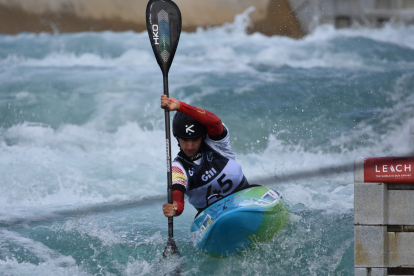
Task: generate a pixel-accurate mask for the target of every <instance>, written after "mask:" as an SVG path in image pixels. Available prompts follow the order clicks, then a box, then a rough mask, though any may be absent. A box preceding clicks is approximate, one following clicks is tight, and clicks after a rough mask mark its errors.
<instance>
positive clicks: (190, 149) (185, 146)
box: [178, 137, 202, 158]
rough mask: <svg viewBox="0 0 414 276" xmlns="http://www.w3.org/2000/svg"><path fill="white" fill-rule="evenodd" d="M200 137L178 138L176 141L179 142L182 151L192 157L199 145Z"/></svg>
mask: <svg viewBox="0 0 414 276" xmlns="http://www.w3.org/2000/svg"><path fill="white" fill-rule="evenodd" d="M201 141H202V138H201V137H199V138H197V139H182V138H178V143H180V148H181V149H182V150H183V151H184V153H185V155H187V157H189V158H191V157H194V156H195V155H196V154H197V152H198V149H199V148H200V146H201Z"/></svg>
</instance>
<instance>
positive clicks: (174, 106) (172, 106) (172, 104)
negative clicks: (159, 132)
mask: <svg viewBox="0 0 414 276" xmlns="http://www.w3.org/2000/svg"><path fill="white" fill-rule="evenodd" d="M161 108H167V109H168V110H169V111H174V110H178V109H180V101H179V100H177V99H174V98H173V97H169V98H168V97H167V95H162V96H161Z"/></svg>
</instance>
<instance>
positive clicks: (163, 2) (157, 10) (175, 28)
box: [146, 0, 181, 247]
mask: <svg viewBox="0 0 414 276" xmlns="http://www.w3.org/2000/svg"><path fill="white" fill-rule="evenodd" d="M146 20H147V30H148V35H149V38H150V42H151V46H152V50H153V51H154V55H155V58H156V59H157V62H158V65H159V66H160V68H161V71H162V74H163V83H164V94H165V95H167V97H169V91H168V72H169V70H170V67H171V64H172V61H173V58H174V55H175V51H176V50H177V46H178V41H179V39H180V34H181V12H180V9H179V8H178V6H177V5H176V4H175V3H174V2H173V1H171V0H150V1H149V2H148V5H147V10H146ZM164 114H165V139H166V153H167V183H168V188H167V191H168V203H170V204H172V203H173V199H172V168H171V134H170V133H171V130H170V112H169V111H168V109H165V111H164ZM168 236H169V240H171V241H172V242H173V240H172V237H173V218H172V217H169V218H168ZM167 247H168V245H167Z"/></svg>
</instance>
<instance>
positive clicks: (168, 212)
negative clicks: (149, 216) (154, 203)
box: [162, 201, 178, 217]
mask: <svg viewBox="0 0 414 276" xmlns="http://www.w3.org/2000/svg"><path fill="white" fill-rule="evenodd" d="M177 207H178V205H177V201H174V202H173V204H169V203H164V205H162V211H163V212H164V215H165V216H166V217H172V216H174V214H175V210H177Z"/></svg>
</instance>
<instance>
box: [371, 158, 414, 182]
mask: <svg viewBox="0 0 414 276" xmlns="http://www.w3.org/2000/svg"><path fill="white" fill-rule="evenodd" d="M413 169H414V157H367V158H365V159H364V182H382V183H414V174H413Z"/></svg>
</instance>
